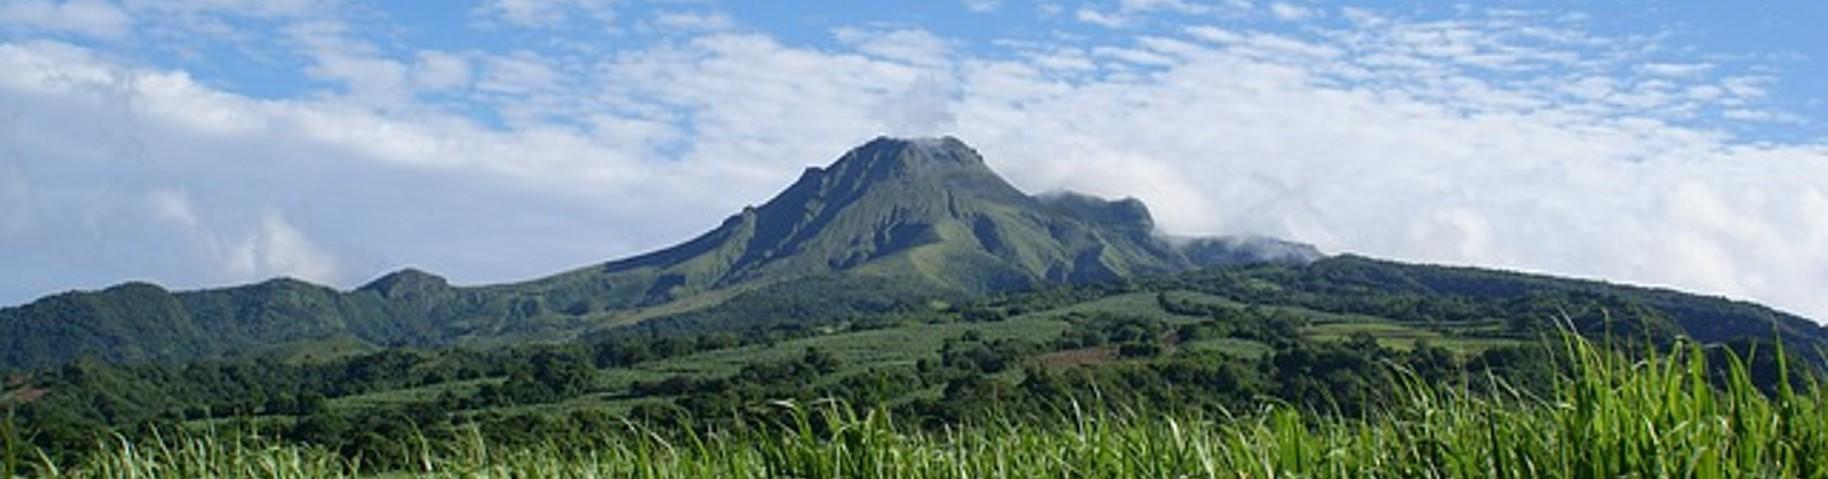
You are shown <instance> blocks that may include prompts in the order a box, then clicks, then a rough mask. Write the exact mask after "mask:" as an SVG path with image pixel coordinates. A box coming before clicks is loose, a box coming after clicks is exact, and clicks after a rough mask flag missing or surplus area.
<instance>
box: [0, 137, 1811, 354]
mask: <svg viewBox="0 0 1828 479" xmlns="http://www.w3.org/2000/svg"><path fill="white" fill-rule="evenodd" d="M1238 265H1256V266H1249V267H1248V268H1243V269H1248V270H1250V271H1251V272H1250V273H1249V275H1250V276H1242V277H1231V278H1229V279H1224V278H1219V279H1220V280H1200V279H1199V278H1200V277H1201V275H1220V276H1223V275H1228V274H1233V273H1232V272H1233V271H1241V269H1239V268H1240V267H1235V266H1238ZM1215 268H1216V269H1215ZM1162 277H1170V278H1183V280H1191V281H1194V282H1195V283H1199V284H1220V285H1232V286H1228V287H1230V288H1232V289H1229V290H1227V289H1224V288H1220V289H1215V290H1214V291H1212V292H1213V293H1215V294H1223V295H1226V296H1231V297H1234V298H1241V299H1250V298H1254V299H1255V300H1266V299H1268V300H1274V301H1272V302H1273V303H1279V304H1300V305H1304V307H1308V308H1311V309H1314V310H1319V311H1335V312H1340V313H1353V314H1371V315H1373V316H1380V315H1381V316H1386V317H1432V316H1438V315H1437V314H1435V313H1430V312H1427V311H1420V312H1418V311H1413V310H1410V309H1403V308H1411V309H1413V308H1415V307H1420V306H1417V305H1436V306H1428V307H1430V308H1437V309H1438V308H1439V307H1440V306H1439V305H1442V304H1448V305H1453V304H1461V305H1477V307H1476V308H1470V309H1468V308H1462V307H1458V306H1454V307H1448V309H1447V310H1458V311H1461V312H1460V313H1454V314H1456V315H1459V316H1465V315H1467V314H1475V313H1466V312H1465V311H1480V313H1477V314H1478V315H1483V316H1482V317H1484V318H1496V317H1510V318H1525V319H1528V318H1536V317H1541V318H1543V320H1544V321H1547V320H1549V318H1550V317H1552V316H1555V315H1557V314H1559V313H1560V312H1561V310H1560V309H1557V308H1561V307H1563V306H1565V305H1569V304H1580V305H1598V308H1600V309H1602V310H1600V311H1595V310H1594V309H1593V308H1587V309H1586V310H1584V312H1577V313H1578V314H1579V315H1585V316H1582V317H1583V318H1600V319H1604V317H1605V316H1606V315H1607V314H1609V312H1611V313H1616V314H1617V315H1618V316H1619V317H1625V318H1637V319H1634V320H1633V321H1637V322H1636V323H1634V324H1638V325H1639V326H1641V327H1644V328H1661V329H1664V330H1670V329H1674V330H1678V331H1679V332H1680V333H1682V334H1688V335H1691V336H1693V337H1695V338H1697V339H1701V340H1704V341H1709V342H1716V341H1727V340H1731V339H1735V338H1744V337H1748V336H1752V337H1765V338H1768V337H1770V335H1772V334H1777V335H1781V336H1783V337H1785V338H1787V339H1790V340H1794V341H1798V342H1801V343H1806V344H1828V332H1825V331H1824V330H1823V329H1822V328H1821V327H1819V326H1818V325H1816V324H1814V323H1812V322H1810V321H1808V320H1805V319H1802V318H1800V317H1796V316H1794V315H1789V314H1785V313H1782V312H1779V311H1775V310H1772V309H1770V308H1766V307H1763V306H1759V305H1754V304H1749V303H1741V302H1733V301H1728V300H1724V299H1720V298H1710V297H1702V296H1695V295H1688V294H1683V293H1680V292H1675V291H1668V290H1657V289H1645V288H1635V287H1629V286H1619V285H1611V284H1606V283H1599V282H1592V281H1581V280H1569V279H1561V278H1552V277H1546V276H1532V275H1521V274H1516V273H1507V272H1500V271H1489V270H1481V269H1476V268H1447V267H1439V266H1426V265H1407V264H1402V263H1394V262H1386V261H1378V260H1372V259H1369V258H1360V257H1355V256H1339V257H1330V258H1329V257H1323V256H1322V255H1321V254H1320V253H1319V252H1318V251H1317V250H1315V249H1314V248H1313V247H1312V246H1308V245H1304V244H1299V243H1293V242H1288V241H1283V240H1278V239H1273V238H1263V237H1218V238H1181V237H1168V236H1164V235H1162V234H1161V233H1160V232H1159V231H1157V230H1156V228H1155V224H1154V220H1153V219H1152V217H1151V215H1150V214H1149V210H1148V208H1147V207H1146V206H1145V205H1143V203H1142V202H1140V201H1137V200H1135V199H1120V200H1106V199H1101V198H1095V197H1091V196H1086V195H1081V194H1075V193H1066V192H1062V193H1050V194H1044V195H1029V194H1026V193H1023V192H1022V191H1020V190H1018V189H1016V188H1015V187H1013V186H1011V185H1010V184H1009V183H1008V182H1005V181H1004V180H1003V179H1002V178H1001V177H999V176H997V174H996V173H995V172H993V171H991V169H990V168H989V167H988V166H987V165H986V164H985V163H984V159H983V158H982V157H981V156H979V154H978V153H977V152H976V151H974V150H972V149H971V148H970V147H968V146H966V145H965V144H964V143H963V142H960V141H959V140H957V139H955V138H932V139H894V138H878V139H875V140H873V141H870V142H869V143H867V144H864V145H862V146H859V147H857V148H855V149H853V150H851V151H849V152H847V153H845V154H844V155H843V156H842V157H840V158H839V159H838V160H837V161H836V162H834V163H832V164H831V165H830V166H828V167H825V168H809V169H807V170H806V171H805V173H804V174H802V175H801V176H800V178H799V179H798V180H797V181H795V182H794V183H793V184H792V185H791V186H789V187H788V188H787V189H786V190H785V191H782V192H781V193H780V194H779V195H777V196H775V197H774V198H773V199H770V200H769V201H767V202H766V203H763V204H761V205H760V206H754V207H749V208H744V209H743V210H742V211H741V212H739V213H737V214H736V215H733V216H731V217H729V218H728V219H726V220H724V221H723V223H722V224H721V225H719V226H718V227H716V228H715V229H712V230H711V231H709V232H707V233H705V234H703V235H700V236H698V237H696V238H693V239H691V240H689V241H686V242H684V243H681V244H679V245H676V246H673V247H670V248H665V249H661V250H659V251H655V252H652V253H648V254H644V255H640V256H635V257H632V258H627V259H622V260H616V261H610V262H607V263H602V264H598V265H592V266H589V267H584V268H579V269H576V270H572V271H567V272H563V273H559V274H555V275H552V276H548V277H544V278H539V279H534V280H530V281H525V282H519V283H509V284H498V285H484V286H454V285H452V284H450V282H449V281H447V280H445V279H444V278H442V277H439V276H437V275H434V274H432V273H428V272H424V271H420V270H416V269H405V270H401V271H397V272H394V273H390V274H387V275H385V276H383V277H381V278H378V279H376V280H374V281H372V282H370V283H368V284H365V285H362V286H360V287H358V288H356V289H354V290H349V291H338V290H335V289H332V288H329V287H325V286H320V285H315V284H310V283H306V282H302V281H297V280H291V279H274V280H269V281H265V282H261V283H258V284H251V285H246V286H237V287H230V288H221V289H207V290H198V291H183V292H173V291H168V290H166V289H164V288H161V287H159V286H157V285H153V284H147V283H137V282H136V283H126V284H122V285H119V286H115V287H111V288H107V289H103V290H100V291H77V292H68V293H62V294H57V295H53V296H49V297H46V298H43V299H40V300H37V301H34V302H32V303H30V304H26V305H23V306H18V307H11V308H4V309H0V370H7V369H19V368H36V367H46V366H55V365H60V364H65V363H69V362H71V361H73V360H77V359H83V358H92V359H97V360H102V361H108V362H120V363H131V362H164V363H180V362H186V361H192V360H197V359H205V358H219V357H236V356H269V357H271V356H278V357H286V358H314V357H320V358H321V357H327V356H334V355H338V354H344V353H350V352H359V351H363V350H369V349H377V348H384V347H391V346H411V347H438V346H450V345H465V346H478V347H489V346H500V345H511V344H517V343H522V342H527V341H561V340H570V339H576V338H579V337H583V336H585V335H593V336H594V335H639V336H657V335H685V334H694V333H702V332H707V331H732V332H766V331H771V330H777V329H779V328H808V327H828V326H831V325H835V324H839V323H843V322H846V321H850V320H853V319H858V318H867V317H871V316H883V315H885V314H886V313H897V312H919V311H923V310H927V311H930V310H932V308H934V307H935V306H936V305H942V304H948V303H957V302H961V301H971V300H973V299H974V298H982V297H984V296H986V295H993V294H999V293H1005V292H1013V291H1018V290H1025V289H1032V288H1035V287H1039V286H1045V285H1050V284H1060V283H1075V284H1088V283H1108V282H1111V281H1112V280H1125V279H1148V278H1162ZM1174 281H1181V280H1174ZM1392 308H1396V309H1392ZM1481 308H1483V309H1481ZM1447 310H1443V311H1447ZM1443 314H1444V313H1443ZM1460 319H1462V320H1470V319H1477V318H1460Z"/></svg>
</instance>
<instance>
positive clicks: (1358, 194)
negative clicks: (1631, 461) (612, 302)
mask: <svg viewBox="0 0 1828 479" xmlns="http://www.w3.org/2000/svg"><path fill="white" fill-rule="evenodd" d="M1824 21H1828V2H1816V1H1771V2H1663V1H1625V0H1598V1H1566V2H1563V1H1517V2H1479V3H1476V4H1475V3H1467V4H1453V3H1447V2H1434V1H1389V2H1359V3H1320V2H1310V1H1301V0H1283V1H1262V0H1220V1H1202V0H1106V1H1097V2H1088V3H1068V2H1060V1H1054V0H963V1H948V0H928V1H905V2H825V1H818V2H815V1H791V0H784V1H767V2H749V1H743V2H736V1H718V0H671V1H666V0H654V1H637V0H481V1H475V2H464V1H451V2H364V1H357V0H193V1H179V0H0V305H11V304H20V303H24V302H27V301H30V300H31V299H33V298H36V297H39V296H42V295H46V294H51V293H55V292H60V291H65V290H70V289H93V288H100V287H105V286H107V285H111V284H115V283H119V282H122V281H127V280H145V281H154V282H158V283H161V284H164V285H167V286H169V287H174V288H198V287H218V286H226V285H233V284H239V283H245V282H252V281H259V280H262V279H266V278H271V277H275V276H290V277H296V278H301V279H307V280H311V281H316V282H320V283H324V284H328V285H332V286H336V287H339V288H348V287H353V286H356V285H360V284H362V283H364V282H367V281H369V280H371V279H373V278H375V277H377V276H379V275H381V274H384V273H385V272H387V271H391V270H396V269H399V268H402V267H409V266H410V267H417V268H421V269H426V270H430V271H434V272H437V273H439V274H442V275H445V276H447V277H449V278H450V279H452V280H453V281H454V282H457V283H461V284H479V283H490V282H502V281H513V280H521V279H529V278H533V277H538V276H542V275H545V274H550V273H554V272H558V271H563V270H567V269H570V268H576V267H581V266H585V265H589V264H593V263H598V262H601V261H606V260H610V259H615V258H619V257H625V256H628V255H632V254H637V253H641V252H644V251H649V250H652V249H655V248H659V247H663V246H666V245H670V244H672V243H676V242H679V241H682V240H684V239H687V238H690V237H692V236H694V235H696V234H698V233H701V232H703V231H707V230H709V229H711V228H712V227H714V226H715V225H717V224H718V223H719V222H721V221H722V220H723V219H724V218H725V217H727V216H728V215H730V214H733V213H735V212H737V211H739V210H740V209H741V208H742V207H743V206H745V205H752V204H758V203H760V202H763V201H765V200H767V199H768V198H769V197H771V196H772V195H773V194H775V193H777V192H779V191H780V190H781V189H783V188H785V187H786V186H787V184H788V183H790V182H791V181H792V180H793V179H794V178H795V177H797V176H798V175H799V174H800V172H801V170H802V169H803V168H805V167H807V166H816V165H823V164H826V163H829V162H831V161H833V160H834V159H836V158H837V157H838V156H839V155H841V154H842V153H843V152H844V151H845V150H847V149H849V148H850V147H852V146H855V145H857V144H860V143H862V142H864V141H867V140H868V139H870V138H872V137H875V136H878V135H892V136H932V135H954V136H957V137H959V138H960V139H962V140H964V141H966V142H967V143H969V144H971V145H973V146H974V147H976V148H977V149H978V150H979V151H980V152H981V153H982V154H983V155H984V156H985V158H986V161H987V162H988V163H989V164H990V166H991V167H992V168H994V169H996V170H997V171H998V172H1000V173H1001V174H1003V175H1004V176H1005V177H1006V178H1008V179H1009V180H1010V181H1011V182H1012V183H1015V184H1016V185H1017V186H1018V187H1021V188H1023V189H1025V190H1027V191H1030V192H1045V191H1054V190H1075V191H1081V192H1086V193H1092V194H1097V195H1103V196H1109V197H1120V196H1130V197H1136V198H1139V199H1142V200H1143V201H1144V202H1146V203H1147V204H1148V205H1149V206H1150V208H1151V210H1152V211H1153V212H1154V214H1155V216H1156V219H1157V223H1158V225H1159V226H1160V227H1161V228H1162V229H1163V230H1164V231H1165V232H1166V233H1171V234H1176V235H1206V234H1258V235H1270V236H1277V237H1282V238H1287V239H1293V240H1298V241H1304V242H1308V243H1312V244H1314V245H1316V246H1318V247H1320V248H1321V249H1322V250H1324V251H1326V252H1328V253H1356V254H1363V255H1369V256H1376V257H1383V258H1391V259H1398V260H1407V261H1419V262H1429V263H1444V264H1461V265H1477V266H1487V267H1498V268H1506V269H1514V270H1522V271H1530V272H1540V273H1550V274H1557V275H1567V276H1575V277H1582V278H1596V279H1605V280H1609V281H1615V282H1625V283H1632V284H1641V285H1651V286H1667V287H1674V288H1679V289H1683V290H1688V291H1693V292H1699V293H1705V294H1710V295H1720V296H1725V297H1729V298H1734V299H1744V300H1753V301H1758V302H1762V303H1766V304H1770V305H1773V306H1776V307H1778V308H1780V309H1783V310H1786V311H1790V312H1794V313H1798V314H1802V315H1804V316H1807V317H1811V318H1814V319H1816V320H1818V321H1820V320H1828V294H1823V292H1824V291H1828V101H1825V97H1828V58H1824V57H1825V56H1828V30H1822V29H1820V28H1818V26H1819V25H1821V24H1823V23H1824Z"/></svg>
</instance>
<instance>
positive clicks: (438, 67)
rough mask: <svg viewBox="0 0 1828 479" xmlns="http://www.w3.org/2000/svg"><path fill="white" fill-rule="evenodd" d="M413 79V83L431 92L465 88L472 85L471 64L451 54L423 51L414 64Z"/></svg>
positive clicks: (460, 56) (459, 56) (461, 57)
mask: <svg viewBox="0 0 1828 479" xmlns="http://www.w3.org/2000/svg"><path fill="white" fill-rule="evenodd" d="M412 77H413V83H415V84H417V85H418V86H419V87H422V88H426V89H430V90H446V89H451V88H458V87H463V86H466V85H469V83H470V62H469V60H468V59H466V58H464V57H463V56H462V55H456V54H452V53H450V52H442V51H436V50H425V51H421V52H419V54H418V60H417V61H416V62H415V63H414V64H413V68H412Z"/></svg>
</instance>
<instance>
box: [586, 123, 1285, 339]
mask: <svg viewBox="0 0 1828 479" xmlns="http://www.w3.org/2000/svg"><path fill="white" fill-rule="evenodd" d="M1178 244H1181V245H1185V246H1188V247H1191V249H1189V248H1183V247H1179V246H1177V243H1176V242H1170V241H1168V240H1167V239H1166V238H1165V237H1163V236H1161V235H1160V234H1159V233H1158V232H1156V231H1155V230H1154V221H1153V219H1151V218H1150V216H1149V212H1148V209H1147V208H1146V207H1144V206H1143V205H1142V203H1141V202H1138V201H1136V200H1134V199H1124V200H1118V201H1105V200H1102V199H1097V198H1092V197H1089V196H1084V195H1077V194H1061V195H1048V196H1043V197H1034V196H1029V195H1027V194H1025V193H1023V192H1022V191H1020V190H1018V189H1016V188H1015V187H1014V186H1011V185H1010V184H1009V183H1008V182H1006V181H1004V180H1003V178H1002V177H1000V176H997V174H996V173H995V172H993V171H991V170H990V168H989V166H987V165H986V164H985V163H984V159H983V157H981V156H980V155H979V154H978V153H977V151H976V150H973V149H971V147H969V146H966V145H965V143H964V142H961V141H959V140H958V139H956V138H952V137H945V138H918V139H898V138H877V139H875V140H872V141H870V142H868V143H866V144H864V145H862V146H859V147H857V148H855V149H853V150H851V151H850V152H848V153H845V154H844V155H843V156H842V157H840V158H839V159H838V160H837V161H836V162H834V163H832V164H831V165H830V166H829V167H826V168H808V169H807V170H806V172H805V173H804V174H802V175H801V176H800V179H799V180H798V181H795V182H794V183H793V185H792V186H789V187H788V188H787V190H786V191H783V192H781V193H780V194H779V195H777V196H775V197H774V199H771V200H769V201H768V202H767V203H763V204H762V205H761V206H759V207H753V208H745V209H744V210H743V211H742V212H741V213H739V214H737V215H735V216H732V217H730V218H729V219H728V220H726V221H724V223H723V224H722V225H721V226H719V227H718V228H717V229H715V230H713V231H711V232H710V233H707V234H705V235H703V236H700V237H698V238H697V239H694V240H692V241H689V242H687V243H685V244H682V245H679V246H676V247H672V248H668V249H665V250H661V251H658V252H655V253H652V254H648V255H643V256H639V257H635V258H631V259H628V260H624V261H617V262H612V263H609V264H607V265H605V266H604V268H603V270H602V272H603V273H612V274H613V273H621V272H635V271H642V270H654V271H658V272H660V274H659V275H658V276H657V277H656V279H655V282H654V283H653V284H654V288H650V289H649V290H648V291H647V293H648V294H646V295H645V296H644V297H643V298H641V299H640V301H639V303H640V304H654V303H659V302H665V301H669V300H672V299H675V298H677V297H679V296H682V295H687V294H693V293H700V292H705V291H708V290H714V289H719V288H724V287H730V286H733V285H738V284H743V283H748V282H754V281H775V280H782V279H789V278H794V277H801V276H806V275H818V274H831V273H839V272H855V273H856V274H863V275H871V276H877V277H888V278H894V279H896V280H899V281H912V282H918V283H921V284H923V285H926V286H931V287H934V288H939V289H946V290H953V291H958V292H967V293H984V292H994V291H1005V290H1011V289H1018V288H1027V287H1031V286H1034V285H1036V284H1039V283H1043V282H1063V281H1065V282H1078V281H1093V280H1105V279H1112V278H1117V277H1121V276H1127V275H1131V274H1137V273H1147V272H1163V271H1173V270H1181V269H1187V268H1192V267H1198V266H1212V265H1221V264H1236V263H1247V262H1257V261H1276V262H1287V263H1295V264H1302V263H1306V262H1309V261H1312V260H1314V259H1317V258H1319V257H1320V254H1319V252H1318V251H1316V250H1314V249H1313V248H1312V247H1309V246H1306V245H1299V244H1295V243H1287V242H1280V241H1274V240H1268V239H1254V240H1250V241H1244V240H1243V239H1239V238H1231V239H1224V240H1219V239H1214V240H1211V241H1204V242H1179V243H1178ZM1270 245H1273V246H1274V248H1268V247H1267V246H1270ZM1214 250H1219V251H1214ZM1271 251H1273V252H1274V254H1264V253H1267V252H1271ZM1189 253H1193V254H1189Z"/></svg>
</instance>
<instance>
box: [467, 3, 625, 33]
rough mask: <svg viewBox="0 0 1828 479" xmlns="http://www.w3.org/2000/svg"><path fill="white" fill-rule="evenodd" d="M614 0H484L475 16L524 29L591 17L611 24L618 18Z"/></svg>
mask: <svg viewBox="0 0 1828 479" xmlns="http://www.w3.org/2000/svg"><path fill="white" fill-rule="evenodd" d="M615 3H616V2H614V1H612V0H484V1H483V2H482V5H479V6H477V7H476V10H475V11H473V12H472V15H474V16H476V17H478V18H481V19H483V20H485V21H500V22H506V23H507V24H509V25H513V26H516V27H522V28H555V27H561V26H565V25H568V24H570V23H571V22H572V21H574V20H576V19H578V18H587V19H592V20H596V21H598V22H601V23H605V24H607V23H608V22H609V21H611V20H613V19H614V18H615V12H614V7H615Z"/></svg>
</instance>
